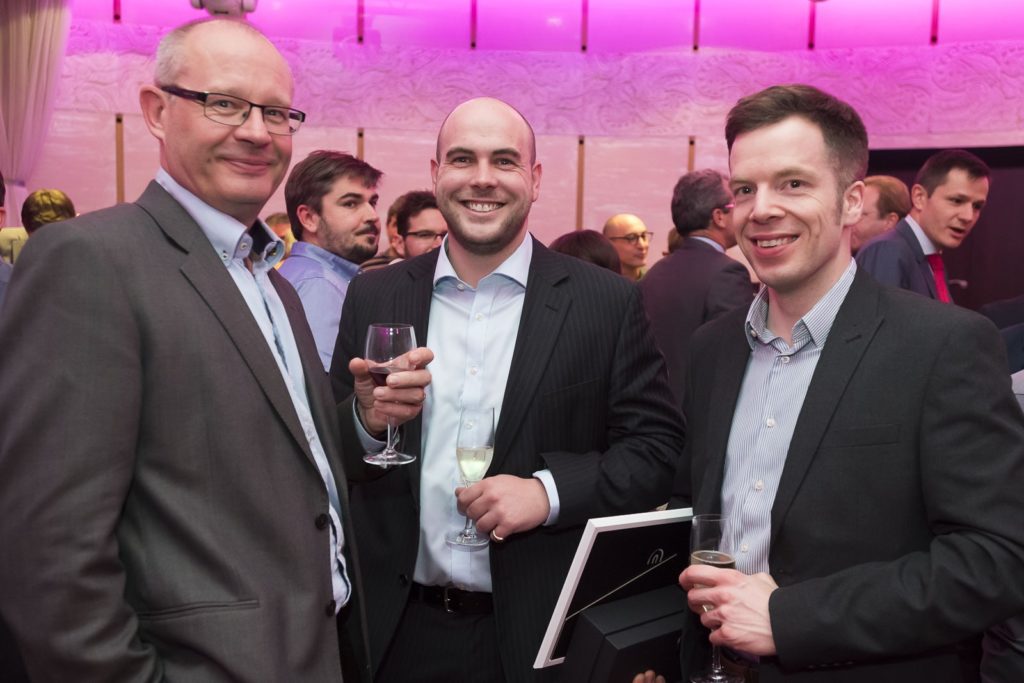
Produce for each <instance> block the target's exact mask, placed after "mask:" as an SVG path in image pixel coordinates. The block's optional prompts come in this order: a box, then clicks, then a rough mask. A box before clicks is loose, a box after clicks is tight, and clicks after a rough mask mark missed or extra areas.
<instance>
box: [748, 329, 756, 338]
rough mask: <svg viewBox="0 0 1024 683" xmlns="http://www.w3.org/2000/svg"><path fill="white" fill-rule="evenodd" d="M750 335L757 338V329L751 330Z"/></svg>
mask: <svg viewBox="0 0 1024 683" xmlns="http://www.w3.org/2000/svg"><path fill="white" fill-rule="evenodd" d="M750 336H751V337H753V338H754V339H757V330H751V331H750Z"/></svg>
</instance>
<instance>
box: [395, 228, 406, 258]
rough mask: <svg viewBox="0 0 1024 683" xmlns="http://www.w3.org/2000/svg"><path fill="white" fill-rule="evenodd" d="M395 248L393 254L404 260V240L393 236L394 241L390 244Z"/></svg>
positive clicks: (399, 236) (398, 236)
mask: <svg viewBox="0 0 1024 683" xmlns="http://www.w3.org/2000/svg"><path fill="white" fill-rule="evenodd" d="M392 244H394V246H395V253H397V254H398V255H399V256H401V257H402V258H405V238H404V237H402V236H401V235H398V234H396V235H395V241H394V242H393V243H392Z"/></svg>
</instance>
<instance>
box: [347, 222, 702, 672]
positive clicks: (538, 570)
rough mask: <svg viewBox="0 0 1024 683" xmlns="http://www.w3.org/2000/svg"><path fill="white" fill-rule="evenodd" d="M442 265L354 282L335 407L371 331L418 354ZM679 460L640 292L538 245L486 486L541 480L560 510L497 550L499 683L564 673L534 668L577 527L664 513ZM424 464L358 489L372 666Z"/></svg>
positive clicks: (382, 643)
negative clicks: (397, 337)
mask: <svg viewBox="0 0 1024 683" xmlns="http://www.w3.org/2000/svg"><path fill="white" fill-rule="evenodd" d="M437 256H438V251H437V250H435V251H433V252H431V253H430V254H425V255H423V256H420V257H418V258H415V259H412V260H409V261H404V262H402V263H399V264H395V265H392V266H388V267H387V268H382V269H379V270H374V271H370V272H367V273H363V274H362V275H360V276H359V277H357V278H355V279H354V280H353V281H352V285H351V287H350V289H349V291H348V295H347V296H346V298H345V306H344V310H343V313H342V319H341V332H340V334H339V335H338V346H337V348H336V349H335V352H334V361H333V365H332V368H331V378H332V381H333V382H334V385H335V392H336V395H337V396H346V395H348V394H349V393H350V392H351V391H352V378H351V375H350V374H349V373H348V361H349V359H350V358H352V357H353V356H362V355H363V348H364V340H365V336H366V329H367V326H368V325H369V324H370V323H371V322H379V321H381V320H389V321H394V322H408V323H412V324H413V325H414V326H415V328H416V339H417V340H420V342H421V343H425V342H426V340H427V332H428V330H427V322H428V320H429V317H430V315H429V314H430V303H431V294H432V291H433V275H434V266H435V264H436V263H437ZM434 351H435V353H444V349H434ZM349 415H351V414H349ZM348 426H349V429H351V428H352V421H351V419H350V420H349V421H348ZM342 428H343V429H345V428H346V425H345V423H343V424H342ZM403 429H404V430H405V437H404V439H403V441H402V443H403V445H404V447H405V448H407V449H409V451H410V452H415V453H417V454H418V453H419V451H420V435H421V426H420V419H417V420H415V421H413V422H410V423H409V424H407V425H406V426H405V427H404V428H403ZM681 449H682V425H681V417H680V415H679V413H678V411H677V410H676V409H675V407H674V406H673V404H672V401H671V400H670V392H669V390H668V386H667V384H666V380H665V371H664V365H663V363H662V360H661V357H660V356H659V354H658V351H657V349H656V348H655V346H654V340H653V338H652V337H651V334H650V330H649V327H648V325H647V321H646V318H645V317H644V312H643V307H642V305H641V303H640V294H639V291H638V290H637V288H636V287H635V286H634V285H631V284H630V283H628V282H626V281H625V280H624V279H622V278H621V277H619V276H617V275H615V274H613V273H610V272H608V271H607V270H604V269H601V268H598V267H596V266H593V265H591V264H589V263H584V262H582V261H580V260H578V259H574V258H571V257H568V256H564V255H562V254H557V253H555V252H552V251H550V250H549V249H547V248H546V247H544V246H543V245H541V244H540V243H539V242H536V241H535V242H534V244H533V259H532V261H531V263H530V271H529V281H528V284H527V288H526V298H525V301H524V302H523V312H522V318H521V320H520V323H519V332H518V335H517V337H516V346H515V351H514V355H513V358H512V366H511V368H510V370H509V375H508V384H507V386H506V388H505V395H504V399H503V402H502V408H501V418H500V421H499V423H498V426H497V432H496V434H495V448H494V460H493V462H492V463H491V467H490V469H489V470H488V474H489V475H495V474H512V475H515V476H519V477H530V476H531V475H532V473H533V472H535V471H537V470H540V469H545V468H547V469H549V470H550V471H551V473H552V476H553V477H554V480H555V485H556V486H557V488H558V495H559V503H560V506H561V512H560V516H559V519H558V523H557V524H555V525H553V526H551V527H539V528H537V529H534V530H533V531H530V532H528V533H523V534H516V535H514V536H512V537H510V538H509V539H508V541H506V542H505V543H502V544H500V545H492V546H491V551H490V562H491V578H492V584H493V593H494V613H495V621H496V625H497V635H498V640H499V644H500V647H501V653H502V664H503V666H504V670H505V678H506V680H507V681H509V682H510V683H513V682H516V681H534V680H551V679H552V678H554V677H556V676H557V675H558V672H557V671H552V670H551V669H547V670H543V671H539V672H535V671H534V670H533V669H532V668H531V667H532V664H533V660H534V658H535V657H536V654H537V650H538V648H539V646H540V642H541V639H542V637H543V635H544V629H545V627H546V626H547V622H548V619H549V618H550V617H551V612H552V610H553V608H554V604H555V600H556V599H557V597H558V592H559V590H560V589H561V587H562V583H563V582H564V580H565V573H566V571H567V570H568V568H569V564H570V563H571V561H572V557H573V554H574V553H575V551H576V546H577V544H578V542H579V539H580V536H581V534H582V530H583V529H582V525H583V524H584V522H585V521H586V520H587V519H588V518H590V517H601V516H605V515H612V514H622V513H627V512H640V511H643V510H651V509H653V508H654V507H656V506H657V505H660V504H661V503H664V502H665V501H666V500H667V499H668V494H669V490H670V487H671V482H672V473H673V472H674V470H675V467H676V461H677V458H678V455H679V453H680V451H681ZM346 454H347V455H351V454H349V452H348V450H346ZM452 457H454V453H453V454H452ZM421 464H422V461H421V460H417V461H416V462H414V463H412V464H411V465H408V466H406V467H399V468H395V469H393V470H392V471H391V472H388V473H387V474H385V475H384V476H382V477H379V478H378V479H376V480H373V481H367V482H364V483H359V484H356V485H355V486H354V488H353V490H352V507H353V510H354V511H355V513H356V514H357V515H359V526H358V529H357V531H356V533H357V534H359V540H360V549H361V550H362V551H363V553H364V557H363V559H364V567H365V569H366V590H367V602H368V603H369V604H372V605H373V609H372V610H370V611H369V613H368V618H369V620H370V647H371V651H372V653H373V658H374V662H375V665H376V664H378V663H379V662H380V661H381V658H382V657H383V655H384V653H385V652H386V650H387V647H388V645H389V643H390V642H391V639H392V637H393V635H394V633H395V629H396V627H397V625H398V621H399V619H400V617H401V614H402V610H403V609H404V608H405V605H406V602H407V600H408V595H409V590H410V581H411V578H410V577H412V576H413V570H414V568H415V564H416V553H417V544H418V539H419V528H420V523H419V495H420V467H421ZM359 465H360V463H359V462H350V463H348V464H347V465H346V467H347V468H348V470H349V472H350V475H358V474H359V470H358V467H359ZM374 469H376V468H374ZM378 472H379V470H378Z"/></svg>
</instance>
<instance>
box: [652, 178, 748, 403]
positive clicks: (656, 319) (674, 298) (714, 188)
mask: <svg viewBox="0 0 1024 683" xmlns="http://www.w3.org/2000/svg"><path fill="white" fill-rule="evenodd" d="M730 211H732V193H730V192H729V188H728V187H726V179H725V176H723V175H722V174H721V173H719V172H718V171H714V170H711V169H705V170H703V171H693V172H692V173H687V174H686V175H684V176H683V177H682V178H680V179H679V181H678V182H677V183H676V186H675V189H674V190H673V191H672V222H673V223H674V224H675V227H676V232H678V233H679V234H680V235H681V236H682V238H683V240H682V243H681V244H680V245H679V247H678V248H677V249H676V250H675V251H674V252H672V253H671V254H669V255H668V256H666V257H665V258H663V259H661V260H660V261H658V262H657V263H655V264H654V267H653V268H651V270H650V272H648V273H647V276H646V277H645V278H644V279H643V280H641V281H640V289H642V290H643V294H644V308H645V309H646V310H647V316H648V317H649V318H650V319H651V328H652V329H653V330H654V340H655V341H656V342H657V344H658V349H659V350H660V351H661V354H662V355H663V356H665V364H666V365H667V366H668V379H669V384H671V386H672V391H673V392H674V393H675V396H676V400H677V401H679V402H681V401H682V398H683V387H684V386H685V380H686V355H687V353H688V352H689V348H690V337H691V336H692V335H693V332H694V330H696V329H697V328H698V327H700V326H701V325H703V324H704V323H706V322H707V321H709V320H714V319H715V318H717V317H718V316H720V315H722V314H723V313H726V312H728V311H731V310H733V309H735V308H739V307H745V306H749V305H750V300H751V299H752V298H753V295H754V290H753V287H752V286H751V284H750V273H749V272H747V268H746V266H744V265H743V264H742V263H740V262H739V261H736V260H735V259H732V258H729V257H728V256H726V255H725V250H726V249H729V248H731V247H732V246H734V245H735V244H736V237H735V235H734V234H733V231H732V226H731V225H730V221H729V212H730Z"/></svg>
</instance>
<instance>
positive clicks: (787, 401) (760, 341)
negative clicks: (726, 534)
mask: <svg viewBox="0 0 1024 683" xmlns="http://www.w3.org/2000/svg"><path fill="white" fill-rule="evenodd" d="M856 271H857V266H856V264H855V263H854V261H853V260H852V259H851V260H850V265H849V267H847V269H846V271H845V272H844V273H843V275H842V276H841V277H840V278H839V280H837V281H836V283H835V284H834V285H832V288H831V289H829V291H828V292H827V293H826V294H825V296H823V297H822V298H821V300H819V301H818V303H817V304H815V305H814V307H813V308H812V309H811V310H810V311H808V312H807V314H806V315H805V316H803V317H802V318H801V319H800V320H798V321H797V323H796V324H795V325H794V326H793V330H792V339H793V344H792V346H790V345H789V344H787V343H786V341H785V340H784V339H782V338H781V337H779V336H778V335H776V334H774V333H773V332H772V331H771V330H769V329H768V290H767V289H766V288H764V287H762V288H761V291H760V292H759V293H758V295H757V297H756V298H755V299H754V303H753V304H751V306H750V312H749V313H748V314H747V320H746V326H745V327H746V331H747V341H748V343H749V344H750V361H749V362H748V363H747V371H746V374H745V375H744V377H743V384H742V386H741V388H740V394H739V399H738V400H737V402H736V411H735V413H734V414H733V420H732V431H731V432H730V433H729V445H728V448H727V450H726V459H725V476H724V479H723V484H722V512H723V514H725V515H726V516H727V517H729V518H730V519H731V520H732V529H733V534H734V535H733V543H732V546H733V552H734V554H735V556H736V568H737V569H739V570H740V571H742V572H745V573H747V574H753V573H756V572H767V571H768V570H769V567H768V550H769V540H770V537H771V522H772V519H771V518H772V505H773V504H774V503H775V494H776V492H777V491H778V487H779V480H780V478H781V477H782V469H783V467H784V466H785V464H786V453H787V452H788V451H789V443H790V440H791V439H792V437H793V430H794V428H795V427H796V421H797V417H799V415H800V411H801V408H802V407H803V404H804V397H805V396H806V395H807V388H808V387H809V386H810V384H811V378H812V377H813V376H814V370H815V368H816V367H817V366H818V359H819V358H820V357H821V352H822V351H823V350H824V348H825V340H826V339H827V338H828V333H829V331H830V330H831V329H832V323H833V322H834V321H835V319H836V314H837V313H838V312H839V307H840V306H841V305H842V303H843V300H844V299H845V298H846V294H847V292H849V291H850V285H851V284H853V276H854V274H855V273H856Z"/></svg>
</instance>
